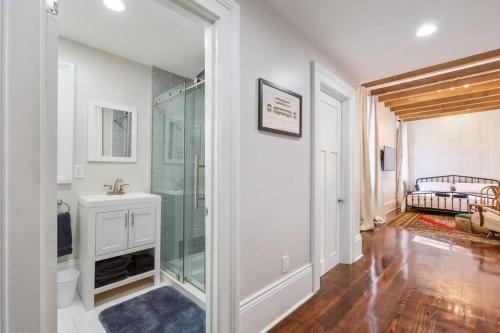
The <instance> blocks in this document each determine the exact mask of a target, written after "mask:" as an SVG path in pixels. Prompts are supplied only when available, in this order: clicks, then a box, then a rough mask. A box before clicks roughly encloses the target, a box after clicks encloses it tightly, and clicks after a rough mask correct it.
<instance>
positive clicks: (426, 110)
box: [363, 49, 500, 120]
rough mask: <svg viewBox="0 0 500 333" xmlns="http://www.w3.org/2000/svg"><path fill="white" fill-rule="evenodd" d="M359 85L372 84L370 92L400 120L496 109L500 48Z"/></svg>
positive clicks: (499, 91)
mask: <svg viewBox="0 0 500 333" xmlns="http://www.w3.org/2000/svg"><path fill="white" fill-rule="evenodd" d="M413 77H415V79H414V80H412V79H411V78H413ZM401 81H402V82H401ZM363 86H365V87H374V88H373V89H371V91H370V93H371V95H372V96H378V101H379V102H384V103H385V106H386V107H389V108H390V110H391V111H392V112H394V113H395V115H396V116H398V117H399V118H400V119H403V120H420V119H427V118H436V117H443V116H450V115H458V114H464V113H472V112H481V111H487V110H492V109H500V49H496V50H492V51H489V52H484V53H481V54H477V55H474V56H470V57H467V58H462V59H458V60H454V61H449V62H445V63H442V64H438V65H434V66H430V67H425V68H422V69H418V70H414V71H411V72H406V73H403V74H399V75H394V76H391V77H387V78H383V79H380V80H376V81H372V82H368V83H365V84H363Z"/></svg>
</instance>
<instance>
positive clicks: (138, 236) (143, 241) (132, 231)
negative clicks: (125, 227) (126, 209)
mask: <svg viewBox="0 0 500 333" xmlns="http://www.w3.org/2000/svg"><path fill="white" fill-rule="evenodd" d="M155 235H156V215H155V207H146V208H136V209H131V210H130V227H129V247H138V246H143V245H147V244H152V243H154V242H155V240H156V237H155Z"/></svg>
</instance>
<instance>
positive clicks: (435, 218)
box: [385, 212, 500, 245]
mask: <svg viewBox="0 0 500 333" xmlns="http://www.w3.org/2000/svg"><path fill="white" fill-rule="evenodd" d="M385 226H386V227H391V228H396V229H401V230H407V231H413V232H416V233H421V234H426V235H436V236H445V237H450V238H454V239H462V240H469V241H474V242H481V243H487V244H494V245H500V239H498V238H487V237H486V235H484V234H478V233H468V232H464V231H461V230H457V229H456V228H455V216H453V215H446V214H425V213H420V212H406V213H403V214H401V215H399V216H398V217H396V218H395V219H394V220H392V221H391V222H389V223H387V224H386V225H385Z"/></svg>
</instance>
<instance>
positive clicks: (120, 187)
mask: <svg viewBox="0 0 500 333" xmlns="http://www.w3.org/2000/svg"><path fill="white" fill-rule="evenodd" d="M128 185H129V184H123V179H122V178H121V177H118V178H116V180H115V183H114V185H104V187H107V188H108V192H106V194H107V195H119V194H125V190H124V188H125V186H128Z"/></svg>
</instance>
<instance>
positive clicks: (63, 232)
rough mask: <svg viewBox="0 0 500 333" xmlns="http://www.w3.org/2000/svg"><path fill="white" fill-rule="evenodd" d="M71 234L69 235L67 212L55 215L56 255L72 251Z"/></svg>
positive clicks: (69, 225)
mask: <svg viewBox="0 0 500 333" xmlns="http://www.w3.org/2000/svg"><path fill="white" fill-rule="evenodd" d="M72 244H73V236H72V235H71V216H70V215H69V213H63V214H59V215H57V256H58V257H61V256H66V255H68V254H71V253H73V247H72Z"/></svg>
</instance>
